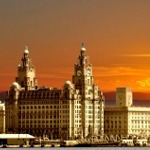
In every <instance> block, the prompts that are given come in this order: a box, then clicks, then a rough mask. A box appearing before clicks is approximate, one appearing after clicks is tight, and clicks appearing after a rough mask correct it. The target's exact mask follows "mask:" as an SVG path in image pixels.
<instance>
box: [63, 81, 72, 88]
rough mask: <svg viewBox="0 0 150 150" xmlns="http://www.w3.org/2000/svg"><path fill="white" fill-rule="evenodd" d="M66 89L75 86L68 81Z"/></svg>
mask: <svg viewBox="0 0 150 150" xmlns="http://www.w3.org/2000/svg"><path fill="white" fill-rule="evenodd" d="M64 86H65V87H71V88H72V87H73V84H72V83H71V81H66V82H65V85H64Z"/></svg>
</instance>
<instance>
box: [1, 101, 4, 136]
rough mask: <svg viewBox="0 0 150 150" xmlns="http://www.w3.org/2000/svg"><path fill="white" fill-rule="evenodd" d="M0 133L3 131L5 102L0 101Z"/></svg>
mask: <svg viewBox="0 0 150 150" xmlns="http://www.w3.org/2000/svg"><path fill="white" fill-rule="evenodd" d="M0 133H5V104H4V103H2V102H1V101H0Z"/></svg>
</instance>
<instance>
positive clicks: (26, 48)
mask: <svg viewBox="0 0 150 150" xmlns="http://www.w3.org/2000/svg"><path fill="white" fill-rule="evenodd" d="M24 53H25V54H28V53H29V50H28V46H25V50H24Z"/></svg>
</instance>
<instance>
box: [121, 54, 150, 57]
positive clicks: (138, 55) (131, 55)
mask: <svg viewBox="0 0 150 150" xmlns="http://www.w3.org/2000/svg"><path fill="white" fill-rule="evenodd" d="M119 56H124V57H150V54H121V55H119Z"/></svg>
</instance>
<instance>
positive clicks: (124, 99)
mask: <svg viewBox="0 0 150 150" xmlns="http://www.w3.org/2000/svg"><path fill="white" fill-rule="evenodd" d="M104 116H105V117H104V118H105V134H106V135H109V136H110V135H113V136H116V135H119V136H129V135H137V136H141V135H144V136H148V135H150V108H149V107H135V106H133V98H132V91H131V89H130V88H128V87H121V88H117V91H116V106H106V107H105V112H104Z"/></svg>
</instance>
